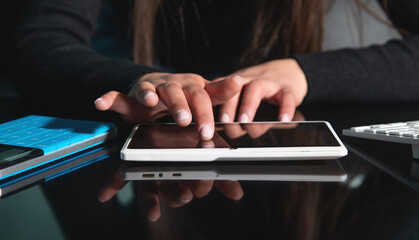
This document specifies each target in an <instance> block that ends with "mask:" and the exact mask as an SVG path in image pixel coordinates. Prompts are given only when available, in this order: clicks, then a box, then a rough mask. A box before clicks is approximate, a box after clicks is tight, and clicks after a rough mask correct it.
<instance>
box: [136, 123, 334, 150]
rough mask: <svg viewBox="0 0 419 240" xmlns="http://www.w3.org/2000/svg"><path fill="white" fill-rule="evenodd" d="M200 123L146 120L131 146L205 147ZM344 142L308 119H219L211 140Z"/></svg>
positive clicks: (218, 144)
mask: <svg viewBox="0 0 419 240" xmlns="http://www.w3.org/2000/svg"><path fill="white" fill-rule="evenodd" d="M206 144H207V143H206V142H201V141H200V139H199V137H198V134H197V130H196V126H195V125H193V124H191V125H189V126H187V127H179V126H177V125H175V124H143V125H140V126H139V127H138V129H137V131H136V132H135V134H134V135H133V138H132V139H131V142H130V144H129V145H128V149H160V148H161V149H167V148H169V149H170V148H202V147H205V146H206ZM325 146H332V147H338V146H340V144H339V142H338V141H337V140H336V137H335V136H334V135H333V133H332V132H331V131H330V129H329V127H328V126H327V125H326V124H325V123H323V122H304V123H297V122H291V123H281V122H262V123H257V122H253V123H216V132H215V135H214V137H213V139H212V140H211V147H214V148H257V147H265V148H266V147H325Z"/></svg>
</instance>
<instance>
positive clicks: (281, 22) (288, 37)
mask: <svg viewBox="0 0 419 240" xmlns="http://www.w3.org/2000/svg"><path fill="white" fill-rule="evenodd" d="M256 2H257V8H256V9H258V12H257V15H256V19H255V21H254V25H253V28H252V30H251V31H249V32H250V34H249V37H248V40H247V46H248V47H247V48H246V51H245V52H244V53H243V55H242V56H241V59H240V62H239V63H238V64H237V65H238V66H237V67H243V66H248V65H252V64H257V63H260V62H262V61H264V60H267V59H272V58H286V57H289V56H291V55H292V54H295V53H309V52H315V51H319V50H320V49H321V44H322V37H323V16H324V6H323V0H314V1H306V0H281V1H278V0H259V1H256ZM162 4H163V2H162V1H161V0H136V1H135V4H134V17H133V21H134V23H133V27H134V29H133V30H134V34H133V37H134V41H133V48H134V49H133V55H134V61H135V62H136V63H141V64H146V65H152V64H153V62H154V52H153V40H154V39H153V36H154V27H155V21H156V15H157V13H158V10H159V8H160V7H161V5H162Z"/></svg>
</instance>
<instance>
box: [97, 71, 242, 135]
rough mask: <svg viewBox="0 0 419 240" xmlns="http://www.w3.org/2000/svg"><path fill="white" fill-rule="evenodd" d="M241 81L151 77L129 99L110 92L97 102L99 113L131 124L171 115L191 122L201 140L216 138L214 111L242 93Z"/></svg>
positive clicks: (184, 123) (164, 75)
mask: <svg viewBox="0 0 419 240" xmlns="http://www.w3.org/2000/svg"><path fill="white" fill-rule="evenodd" d="M242 84H243V83H242V79H241V78H240V77H236V76H234V75H232V76H229V77H225V78H223V79H219V80H216V81H207V80H205V79H204V78H202V77H201V76H199V75H197V74H191V73H189V74H171V73H149V74H146V75H144V76H143V77H141V78H140V79H139V80H138V81H137V83H136V84H135V85H134V86H133V87H132V89H131V91H130V93H129V96H126V95H124V94H121V93H119V92H115V91H111V92H109V93H107V94H105V95H103V96H102V97H100V98H99V99H97V100H96V101H95V105H96V108H97V109H99V110H113V111H115V112H118V113H119V114H121V115H122V117H123V118H124V119H125V120H126V121H129V122H144V121H151V120H154V119H156V118H158V117H160V116H161V115H162V114H164V112H167V111H168V112H169V113H170V114H171V115H172V116H173V118H174V119H175V121H176V123H177V124H178V125H180V126H187V125H188V124H189V123H190V122H191V121H192V118H193V119H194V121H195V122H196V126H197V131H198V133H199V136H200V138H201V139H202V140H209V139H211V138H212V136H213V134H214V117H213V110H212V107H213V106H215V105H218V104H223V103H225V102H227V101H228V100H230V99H231V98H232V97H234V96H235V95H238V94H239V93H240V90H241V87H242Z"/></svg>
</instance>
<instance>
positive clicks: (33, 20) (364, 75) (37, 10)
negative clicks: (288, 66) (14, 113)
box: [10, 0, 419, 102]
mask: <svg viewBox="0 0 419 240" xmlns="http://www.w3.org/2000/svg"><path fill="white" fill-rule="evenodd" d="M33 2H35V3H32V4H33V6H32V7H31V8H28V10H29V11H27V13H26V14H24V21H23V24H22V25H21V26H20V28H19V31H18V34H17V35H16V41H15V43H16V44H15V46H14V47H15V48H14V52H13V55H12V59H11V63H12V64H11V68H10V69H11V71H10V73H11V78H12V79H13V81H14V83H17V84H15V85H16V88H17V90H18V91H19V92H20V93H21V94H22V96H26V97H29V98H41V97H46V98H47V99H54V101H59V100H63V101H65V99H69V98H70V99H82V98H83V101H87V100H89V101H90V100H94V99H95V98H97V97H99V96H100V95H102V94H104V93H106V92H107V91H110V90H117V91H121V92H125V93H126V92H128V90H129V88H130V86H131V85H132V83H133V82H134V81H135V80H136V79H138V78H139V77H141V76H142V75H144V74H145V73H148V72H153V71H162V69H163V70H167V71H173V72H194V73H198V74H202V75H204V76H205V77H207V78H212V77H216V76H220V75H223V74H229V73H231V71H233V68H234V64H235V61H236V60H237V58H238V57H239V55H240V53H241V52H242V49H243V48H244V47H245V46H244V42H245V39H244V38H245V37H247V35H248V34H249V32H250V26H251V25H252V21H253V19H254V13H253V12H252V9H253V7H252V6H253V5H252V4H250V5H245V4H243V2H241V1H236V0H234V1H222V3H221V1H216V0H205V1H186V4H185V9H184V12H185V14H184V15H185V17H184V19H182V21H184V23H185V24H184V26H185V29H175V28H174V27H172V28H171V30H172V32H171V34H170V37H171V38H170V39H166V38H165V37H164V36H163V35H162V34H161V33H162V31H159V29H162V28H161V22H159V21H158V22H157V38H156V39H157V40H156V41H157V42H156V45H157V46H159V47H157V55H158V57H159V58H158V59H159V65H158V66H156V68H150V67H146V66H141V65H137V64H134V63H133V62H132V61H131V60H130V57H129V53H130V51H131V46H130V43H131V40H130V38H131V37H130V34H129V25H130V24H129V19H130V15H128V13H126V14H127V15H124V14H122V15H120V17H121V16H122V17H125V18H123V19H125V21H121V18H120V17H119V18H113V19H112V17H111V18H108V19H107V20H108V21H109V22H113V23H115V22H116V23H118V21H119V23H118V24H119V25H118V24H116V25H115V26H116V28H115V29H119V31H113V32H111V33H114V34H116V35H118V36H119V41H117V42H119V44H121V46H128V47H127V48H126V51H125V53H128V54H125V55H124V54H119V55H118V54H114V55H113V56H112V51H111V52H108V54H100V53H98V52H97V51H95V50H94V49H93V48H92V46H91V40H92V36H93V34H94V33H95V32H96V35H97V34H98V31H97V30H98V29H100V28H99V27H100V24H99V25H98V24H97V18H98V15H99V12H100V10H101V9H104V8H102V4H101V1H99V0H71V1H62V0H39V1H33ZM111 2H112V1H111ZM116 2H119V1H116ZM218 2H220V3H219V4H217V3H218ZM395 2H396V3H397V4H398V5H397V6H394V5H391V4H390V5H389V17H390V19H391V20H392V21H393V22H394V23H395V24H398V25H397V26H398V27H400V28H403V29H405V30H407V31H408V32H410V33H411V35H410V36H409V37H406V38H405V39H403V40H402V41H399V40H395V41H391V42H389V43H387V44H385V45H382V46H371V47H367V48H363V49H343V50H337V51H330V52H320V53H315V54H300V55H297V56H295V59H297V61H298V62H299V64H300V65H301V67H302V69H303V71H304V73H305V75H306V78H307V81H308V86H309V88H308V96H307V97H306V99H305V102H312V101H417V100H419V94H417V89H419V80H418V73H419V68H418V67H417V66H419V35H418V34H417V33H418V32H419V3H418V1H416V0H402V1H395ZM246 3H247V2H246ZM250 3H252V2H250ZM194 4H195V5H194ZM195 8H196V9H195ZM125 10H129V11H130V10H131V9H130V8H129V7H128V8H125ZM196 10H198V13H197V11H196ZM233 10H234V11H233ZM129 11H125V12H129ZM121 12H124V11H121ZM102 13H103V11H102ZM101 16H102V15H101ZM175 17H178V16H175ZM198 18H199V19H200V20H201V21H197V20H198ZM102 20H103V19H102ZM118 26H120V27H118ZM159 26H160V27H159ZM121 29H124V30H121ZM159 33H160V35H159ZM179 33H181V34H179ZM96 35H95V36H96ZM121 36H122V37H121ZM162 36H163V37H162ZM123 39H125V40H123ZM93 40H95V38H93ZM124 41H125V42H124ZM96 47H97V46H96ZM98 49H100V47H97V48H96V50H98ZM102 50H103V49H102ZM105 55H108V56H105ZM82 96H84V97H82Z"/></svg>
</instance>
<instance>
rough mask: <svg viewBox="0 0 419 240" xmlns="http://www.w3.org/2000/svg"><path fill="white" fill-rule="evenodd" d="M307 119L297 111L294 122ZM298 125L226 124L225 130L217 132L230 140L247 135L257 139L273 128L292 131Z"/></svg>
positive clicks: (290, 123)
mask: <svg viewBox="0 0 419 240" xmlns="http://www.w3.org/2000/svg"><path fill="white" fill-rule="evenodd" d="M305 120H306V119H305V117H304V116H303V114H302V113H301V112H300V111H298V110H297V111H296V112H295V115H294V119H293V121H305ZM297 126H298V124H297V123H294V122H285V123H284V122H283V123H282V124H281V125H275V124H274V123H272V124H266V123H265V124H257V123H253V124H232V125H229V124H226V125H225V126H224V129H217V131H223V130H224V132H225V134H226V136H227V137H229V138H230V139H236V138H239V137H241V136H243V135H245V134H247V135H249V137H251V138H253V139H256V138H259V137H260V136H262V135H263V134H264V133H266V132H267V131H268V130H269V129H271V128H277V129H278V128H281V129H290V128H295V127H297Z"/></svg>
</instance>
